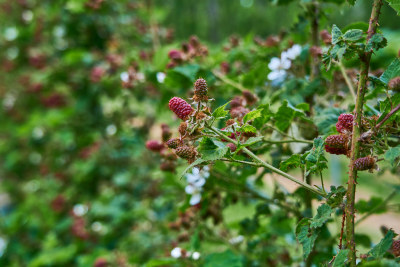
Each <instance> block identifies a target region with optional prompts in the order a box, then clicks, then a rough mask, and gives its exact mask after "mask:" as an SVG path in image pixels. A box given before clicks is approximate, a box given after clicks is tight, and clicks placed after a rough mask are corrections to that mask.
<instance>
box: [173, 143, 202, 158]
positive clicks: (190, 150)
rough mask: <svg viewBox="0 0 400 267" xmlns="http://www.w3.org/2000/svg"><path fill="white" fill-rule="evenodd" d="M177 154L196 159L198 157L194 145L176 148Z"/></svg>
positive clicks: (181, 156)
mask: <svg viewBox="0 0 400 267" xmlns="http://www.w3.org/2000/svg"><path fill="white" fill-rule="evenodd" d="M175 153H176V155H178V157H180V158H183V159H188V160H191V159H194V158H195V157H196V154H197V152H196V149H195V148H194V147H192V146H180V147H178V148H177V149H176V150H175Z"/></svg>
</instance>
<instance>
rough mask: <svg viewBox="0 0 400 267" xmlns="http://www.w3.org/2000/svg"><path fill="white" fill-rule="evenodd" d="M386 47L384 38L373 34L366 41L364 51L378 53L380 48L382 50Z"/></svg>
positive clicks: (378, 34)
mask: <svg viewBox="0 0 400 267" xmlns="http://www.w3.org/2000/svg"><path fill="white" fill-rule="evenodd" d="M386 45H387V40H386V38H385V37H384V36H383V35H382V34H381V33H375V34H374V35H373V36H372V37H371V39H369V40H368V43H367V46H366V48H365V50H366V51H371V50H375V51H378V50H379V49H381V48H384V47H385V46H386Z"/></svg>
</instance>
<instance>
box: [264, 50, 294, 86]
mask: <svg viewBox="0 0 400 267" xmlns="http://www.w3.org/2000/svg"><path fill="white" fill-rule="evenodd" d="M291 65H292V63H291V61H290V60H289V59H288V58H287V55H286V53H284V52H283V53H282V54H281V58H277V57H273V58H272V59H271V62H269V64H268V68H269V69H270V70H271V72H270V73H269V74H268V79H269V80H271V81H274V80H279V81H280V80H283V79H284V78H285V77H286V70H287V69H289V68H290V66H291Z"/></svg>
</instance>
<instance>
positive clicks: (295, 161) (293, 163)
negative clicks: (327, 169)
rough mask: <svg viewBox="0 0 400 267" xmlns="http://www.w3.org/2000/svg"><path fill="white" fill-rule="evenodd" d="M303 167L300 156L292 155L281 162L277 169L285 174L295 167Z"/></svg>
mask: <svg viewBox="0 0 400 267" xmlns="http://www.w3.org/2000/svg"><path fill="white" fill-rule="evenodd" d="M303 165H304V163H303V162H302V160H301V155H299V154H293V155H291V156H290V158H288V159H287V160H285V161H282V162H281V164H280V166H279V168H280V169H281V170H282V171H284V172H286V171H288V170H289V169H291V168H297V167H300V166H303Z"/></svg>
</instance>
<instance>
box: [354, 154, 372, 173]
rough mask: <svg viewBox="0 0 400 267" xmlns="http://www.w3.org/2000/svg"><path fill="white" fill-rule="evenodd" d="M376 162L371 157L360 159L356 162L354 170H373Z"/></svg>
mask: <svg viewBox="0 0 400 267" xmlns="http://www.w3.org/2000/svg"><path fill="white" fill-rule="evenodd" d="M375 162H376V160H375V159H374V158H373V157H371V156H367V157H363V158H359V159H356V160H355V161H354V169H356V170H357V171H365V170H371V169H373V168H374V167H375Z"/></svg>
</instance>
